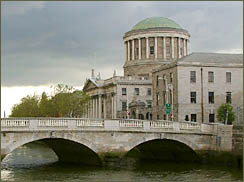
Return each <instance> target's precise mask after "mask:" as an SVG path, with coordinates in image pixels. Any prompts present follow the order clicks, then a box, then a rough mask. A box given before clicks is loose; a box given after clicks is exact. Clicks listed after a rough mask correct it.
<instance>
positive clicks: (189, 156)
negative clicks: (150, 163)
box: [123, 134, 198, 162]
mask: <svg viewBox="0 0 244 182" xmlns="http://www.w3.org/2000/svg"><path fill="white" fill-rule="evenodd" d="M196 149H197V146H196V144H194V143H193V142H191V141H190V139H189V138H187V137H183V136H177V135H167V136H162V135H161V134H160V135H155V136H150V137H142V138H139V139H138V140H136V141H135V142H133V143H131V144H130V148H129V150H128V152H127V153H126V154H125V155H124V156H123V157H125V158H126V157H133V158H138V159H150V160H151V159H155V160H165V161H167V160H168V161H177V162H178V161H189V162H195V161H198V155H197V153H196V152H195V150H196Z"/></svg>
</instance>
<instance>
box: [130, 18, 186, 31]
mask: <svg viewBox="0 0 244 182" xmlns="http://www.w3.org/2000/svg"><path fill="white" fill-rule="evenodd" d="M148 28H176V29H182V28H181V27H180V25H178V24H177V23H175V22H174V21H173V20H170V19H168V18H164V17H152V18H146V19H144V20H142V21H140V22H139V23H137V24H136V25H135V26H134V27H133V28H132V30H141V29H148Z"/></svg>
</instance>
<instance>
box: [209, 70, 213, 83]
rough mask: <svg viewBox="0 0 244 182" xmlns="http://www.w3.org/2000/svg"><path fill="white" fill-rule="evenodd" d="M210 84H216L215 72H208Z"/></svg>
mask: <svg viewBox="0 0 244 182" xmlns="http://www.w3.org/2000/svg"><path fill="white" fill-rule="evenodd" d="M208 82H209V83H213V82H214V72H212V71H209V72H208Z"/></svg>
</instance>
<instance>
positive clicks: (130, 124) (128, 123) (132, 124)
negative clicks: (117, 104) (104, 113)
mask: <svg viewBox="0 0 244 182" xmlns="http://www.w3.org/2000/svg"><path fill="white" fill-rule="evenodd" d="M119 127H121V128H143V121H138V120H119Z"/></svg>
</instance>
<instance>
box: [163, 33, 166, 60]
mask: <svg viewBox="0 0 244 182" xmlns="http://www.w3.org/2000/svg"><path fill="white" fill-rule="evenodd" d="M165 39H166V37H163V54H164V56H163V58H164V59H166V40H165Z"/></svg>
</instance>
